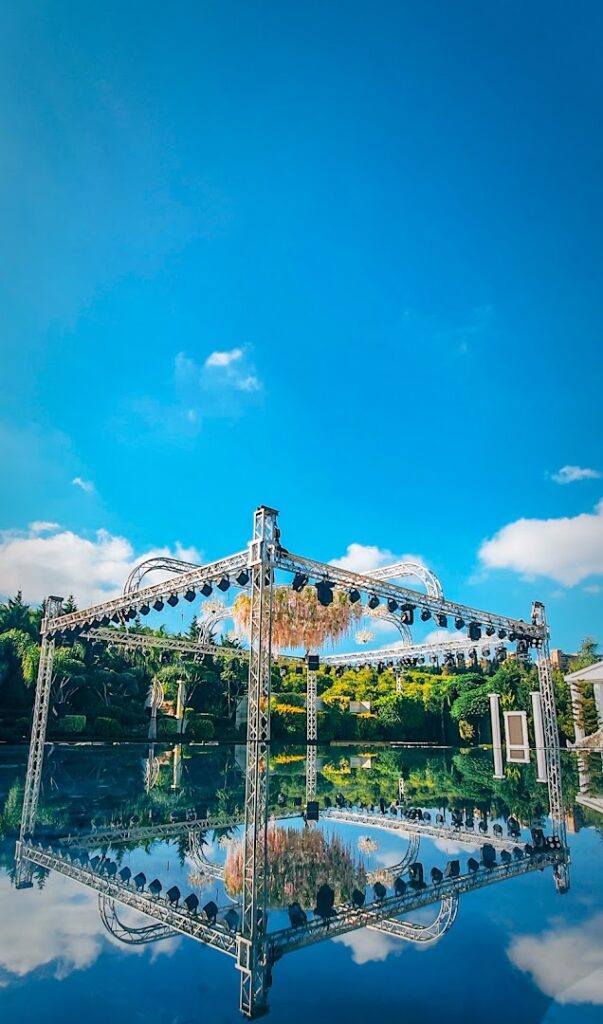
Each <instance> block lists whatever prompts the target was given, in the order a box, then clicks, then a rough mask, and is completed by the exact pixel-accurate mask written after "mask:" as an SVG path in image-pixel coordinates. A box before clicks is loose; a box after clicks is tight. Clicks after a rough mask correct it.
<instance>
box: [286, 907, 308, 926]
mask: <svg viewBox="0 0 603 1024" xmlns="http://www.w3.org/2000/svg"><path fill="white" fill-rule="evenodd" d="M287 909H288V913H289V921H290V922H291V927H292V928H302V927H303V925H305V924H306V922H307V920H308V917H307V914H306V911H305V910H302V908H301V906H300V905H299V903H297V901H296V902H295V903H290V904H289V907H288V908H287Z"/></svg>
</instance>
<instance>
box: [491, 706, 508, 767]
mask: <svg viewBox="0 0 603 1024" xmlns="http://www.w3.org/2000/svg"><path fill="white" fill-rule="evenodd" d="M499 705H500V695H499V694H498V693H491V694H490V721H491V723H492V758H493V761H494V778H495V779H504V777H505V773H504V769H503V755H502V739H501V735H500V708H499Z"/></svg>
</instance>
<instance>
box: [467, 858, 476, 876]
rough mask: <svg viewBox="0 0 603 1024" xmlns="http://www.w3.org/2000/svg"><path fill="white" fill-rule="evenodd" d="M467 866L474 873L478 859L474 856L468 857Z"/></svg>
mask: <svg viewBox="0 0 603 1024" xmlns="http://www.w3.org/2000/svg"><path fill="white" fill-rule="evenodd" d="M467 867H468V869H469V871H470V872H471V873H472V874H473V875H474V874H475V872H476V871H479V861H477V860H476V859H475V857H470V858H469V860H468V861H467Z"/></svg>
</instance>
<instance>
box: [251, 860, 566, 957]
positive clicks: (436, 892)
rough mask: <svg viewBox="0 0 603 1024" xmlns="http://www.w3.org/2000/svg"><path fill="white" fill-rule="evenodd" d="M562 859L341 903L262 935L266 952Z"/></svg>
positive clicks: (397, 913)
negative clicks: (330, 913) (330, 911)
mask: <svg viewBox="0 0 603 1024" xmlns="http://www.w3.org/2000/svg"><path fill="white" fill-rule="evenodd" d="M563 862H564V854H563V852H559V851H558V852H556V853H550V852H547V853H543V854H537V855H535V856H534V857H531V858H529V859H528V858H526V859H525V860H521V861H514V862H512V863H511V864H501V865H496V866H495V867H493V868H492V869H491V870H487V869H486V868H480V870H478V871H476V872H475V873H467V874H464V875H460V876H459V877H458V878H449V879H444V880H443V881H442V882H440V883H439V884H437V885H427V886H425V888H424V889H418V890H414V889H409V890H407V891H406V893H405V894H404V896H390V897H388V898H386V899H384V900H382V901H380V902H378V903H377V902H371V903H368V904H365V905H364V907H361V908H359V909H358V908H356V907H353V906H344V907H339V908H337V911H336V914H335V916H334V917H331V918H328V919H327V920H323V919H322V918H316V919H314V920H312V921H309V922H308V923H307V924H306V925H304V926H303V927H301V928H283V929H282V930H280V931H277V932H272V933H271V934H269V935H267V936H266V941H267V942H268V947H269V952H270V955H271V958H272V959H273V960H277V959H278V958H279V957H280V956H283V954H285V953H292V952H293V951H294V950H296V949H301V948H302V947H304V946H309V945H311V944H313V943H316V942H322V941H323V939H332V938H335V937H336V936H338V935H344V934H345V933H346V932H351V931H355V930H356V929H357V928H366V927H370V926H371V925H376V924H379V923H380V922H381V921H382V920H383V921H385V920H388V919H389V918H392V917H401V916H402V915H404V914H410V913H413V912H414V911H415V910H420V909H421V907H427V906H430V905H431V904H432V903H439V902H440V901H441V900H443V899H445V898H452V897H454V896H459V895H461V894H463V893H466V892H473V891H474V890H476V889H484V888H485V887H486V886H489V885H494V884H496V883H498V882H504V881H507V880H508V879H511V878H518V877H519V876H520V875H526V874H528V873H530V872H532V871H541V870H542V869H543V868H544V867H547V866H551V867H555V866H556V865H560V864H562V863H563Z"/></svg>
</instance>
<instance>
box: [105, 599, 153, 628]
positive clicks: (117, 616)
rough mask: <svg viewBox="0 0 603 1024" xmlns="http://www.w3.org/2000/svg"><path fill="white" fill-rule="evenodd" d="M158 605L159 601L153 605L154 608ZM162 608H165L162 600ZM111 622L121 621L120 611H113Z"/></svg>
mask: <svg viewBox="0 0 603 1024" xmlns="http://www.w3.org/2000/svg"><path fill="white" fill-rule="evenodd" d="M156 607H157V602H155V604H154V605H153V608H156ZM161 608H163V601H162V602H161ZM161 608H157V611H161ZM111 622H115V623H116V624H117V623H118V622H121V615H120V614H119V612H113V615H112V616H111Z"/></svg>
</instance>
